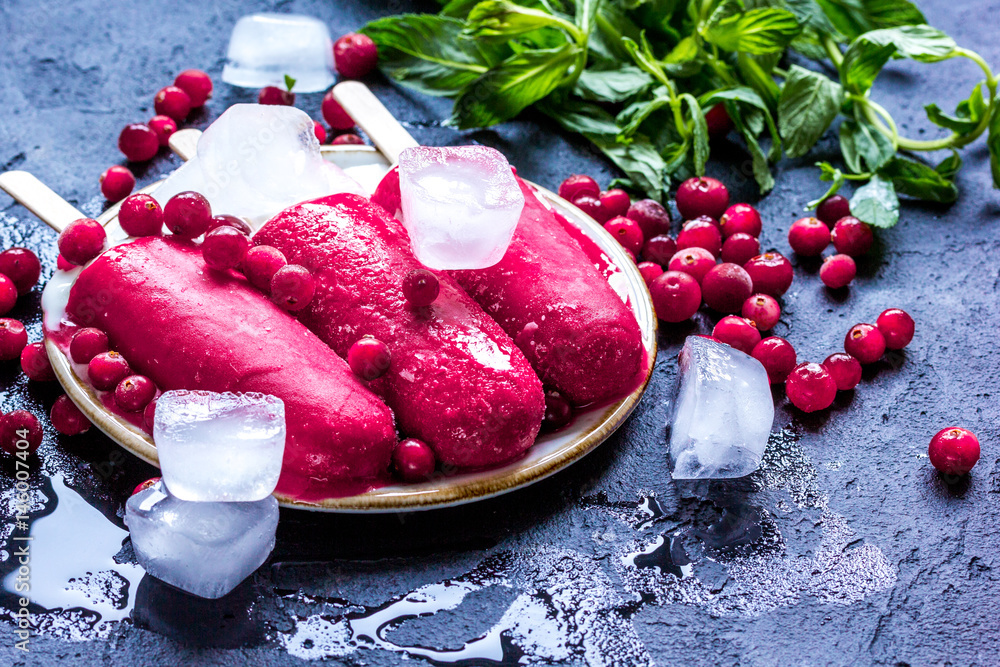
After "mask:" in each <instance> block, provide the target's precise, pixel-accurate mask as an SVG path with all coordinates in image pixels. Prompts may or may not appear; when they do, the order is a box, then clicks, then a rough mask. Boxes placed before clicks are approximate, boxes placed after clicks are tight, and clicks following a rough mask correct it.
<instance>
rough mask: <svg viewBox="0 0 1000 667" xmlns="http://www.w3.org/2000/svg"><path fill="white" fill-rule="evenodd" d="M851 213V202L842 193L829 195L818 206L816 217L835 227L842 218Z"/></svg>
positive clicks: (828, 225)
mask: <svg viewBox="0 0 1000 667" xmlns="http://www.w3.org/2000/svg"><path fill="white" fill-rule="evenodd" d="M850 214H851V204H850V202H849V201H847V199H846V198H845V197H842V196H841V195H833V196H831V197H827V198H826V199H824V200H823V202H822V203H821V204H820V205H819V206H817V207H816V217H817V218H819V219H820V220H822V221H823V222H824V223H826V226H827V227H833V226H834V225H835V224H837V221H838V220H840V219H841V218H844V217H847V216H849V215H850Z"/></svg>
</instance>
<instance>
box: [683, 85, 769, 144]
mask: <svg viewBox="0 0 1000 667" xmlns="http://www.w3.org/2000/svg"><path fill="white" fill-rule="evenodd" d="M698 101H699V102H700V103H701V106H702V108H703V109H709V108H711V107H713V106H715V104H717V103H718V102H739V103H741V104H743V105H746V106H749V107H751V108H752V109H753V110H754V111H756V112H758V113H757V114H753V113H747V112H744V115H745V119H744V121H745V125H746V128H747V129H748V130H750V131H751V132H752V133H753V135H754V136H757V135H758V134H760V133H761V132H762V131H763V129H764V124H765V123H766V124H767V129H768V132H770V134H771V141H772V156H771V159H773V160H776V159H778V157H780V155H781V136H780V135H779V134H778V127H777V125H775V123H774V118H773V117H772V116H771V110H770V109H769V108H768V106H767V104H766V103H765V102H764V100H763V98H761V96H760V95H758V94H757V92H756V91H754V90H752V89H750V88H747V87H746V86H737V87H735V88H725V89H722V90H714V91H712V92H711V93H708V94H707V95H704V96H702V98H701V99H699V100H698ZM727 108H728V107H727ZM732 115H733V113H732V110H730V117H732ZM758 118H759V119H760V120H759V122H758V120H757V119H758ZM775 149H776V150H775Z"/></svg>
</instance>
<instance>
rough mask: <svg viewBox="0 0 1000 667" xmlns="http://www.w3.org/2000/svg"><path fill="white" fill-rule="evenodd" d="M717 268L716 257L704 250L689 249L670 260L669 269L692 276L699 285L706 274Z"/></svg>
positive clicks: (676, 254)
mask: <svg viewBox="0 0 1000 667" xmlns="http://www.w3.org/2000/svg"><path fill="white" fill-rule="evenodd" d="M714 266H715V257H714V256H713V255H712V253H710V252H709V251H707V250H705V249H704V248H688V249H686V250H679V251H678V252H676V253H674V256H673V257H671V258H670V262H669V264H668V265H667V269H668V270H670V271H681V272H683V273H687V274H689V275H691V276H692V277H693V278H694V279H695V280H696V281H698V284H699V285H701V281H702V280H704V278H705V274H706V273H708V272H709V271H711V270H712V268H713V267H714Z"/></svg>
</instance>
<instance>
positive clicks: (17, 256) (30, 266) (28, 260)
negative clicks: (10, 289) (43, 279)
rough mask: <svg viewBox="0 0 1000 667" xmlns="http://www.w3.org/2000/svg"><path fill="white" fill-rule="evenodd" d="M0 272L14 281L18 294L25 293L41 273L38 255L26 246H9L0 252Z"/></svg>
mask: <svg viewBox="0 0 1000 667" xmlns="http://www.w3.org/2000/svg"><path fill="white" fill-rule="evenodd" d="M0 273H2V274H3V275H5V276H7V277H8V278H10V279H11V280H12V281H13V282H14V286H15V287H16V288H17V293H18V294H21V295H23V294H27V293H28V292H30V291H31V288H32V287H34V286H35V283H37V282H38V276H40V275H41V274H42V263H41V262H39V261H38V256H37V255H36V254H35V253H33V252H31V251H30V250H28V249H27V248H9V249H8V250H4V251H3V252H0Z"/></svg>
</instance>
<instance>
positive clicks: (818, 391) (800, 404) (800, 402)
mask: <svg viewBox="0 0 1000 667" xmlns="http://www.w3.org/2000/svg"><path fill="white" fill-rule="evenodd" d="M785 395H786V396H788V400H790V401H791V402H792V405H794V406H795V407H797V408H798V409H799V410H802V411H803V412H816V411H817V410H825V409H826V408H828V407H830V406H831V405H833V399H835V398H836V397H837V383H836V382H834V380H833V376H832V375H830V373H829V371H827V370H826V368H824V367H823V365H822V364H817V363H812V362H810V363H805V364H799V365H798V366H796V367H795V368H794V369H793V370H792V372H791V373H789V374H788V379H787V380H785Z"/></svg>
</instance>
